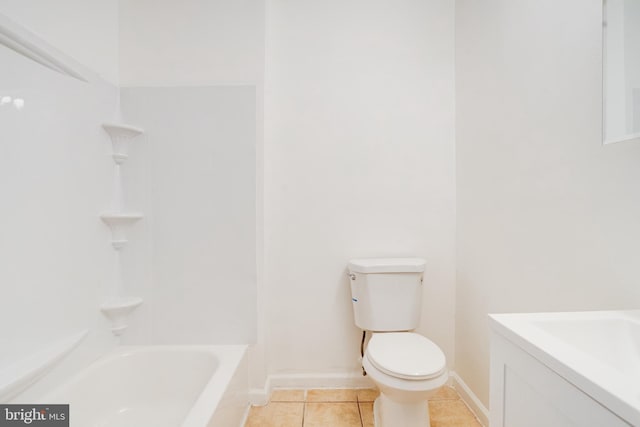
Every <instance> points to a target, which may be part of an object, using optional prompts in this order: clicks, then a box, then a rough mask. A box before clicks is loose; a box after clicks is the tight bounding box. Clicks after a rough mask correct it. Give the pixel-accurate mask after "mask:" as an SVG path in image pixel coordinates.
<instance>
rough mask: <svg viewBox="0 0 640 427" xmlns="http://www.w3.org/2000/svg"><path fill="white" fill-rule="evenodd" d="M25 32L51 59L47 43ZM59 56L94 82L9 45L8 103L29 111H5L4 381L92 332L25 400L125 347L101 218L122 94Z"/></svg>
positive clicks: (2, 50) (0, 53) (2, 55)
mask: <svg viewBox="0 0 640 427" xmlns="http://www.w3.org/2000/svg"><path fill="white" fill-rule="evenodd" d="M3 23H4V24H6V22H4V20H3ZM58 24H60V23H58ZM12 30H13V28H12ZM17 30H19V31H20V34H21V36H28V39H29V42H31V43H33V44H35V45H37V46H39V47H41V48H42V49H44V50H45V51H46V52H49V51H48V50H47V49H48V47H47V44H46V43H44V42H43V41H41V40H39V39H37V38H35V37H33V35H29V33H28V32H27V31H26V30H25V29H24V28H19V27H18V28H17ZM81 35H82V33H81V32H78V36H81ZM53 56H55V57H57V58H58V59H62V60H63V61H64V62H65V63H66V64H67V65H71V67H72V68H74V69H75V70H76V71H77V72H79V74H82V75H84V76H88V77H89V82H84V81H80V80H77V79H75V78H73V77H70V76H68V75H64V74H62V73H58V72H56V71H53V70H51V69H49V68H46V67H44V66H42V65H40V64H39V63H36V62H34V61H32V60H31V59H28V58H27V57H25V56H22V55H20V54H18V53H16V52H15V51H13V50H9V49H7V48H6V47H5V46H3V45H0V63H2V64H3V66H2V67H0V81H1V82H2V88H0V98H5V97H10V98H12V99H21V100H23V106H22V108H21V109H18V108H15V105H14V104H13V103H12V102H9V103H3V104H2V105H1V106H0V129H1V137H0V139H1V140H2V143H1V144H0V158H1V159H2V160H1V161H2V167H0V194H2V209H1V210H0V223H1V224H2V227H1V230H0V259H2V262H1V263H0V283H2V297H1V298H0V301H1V302H0V337H1V338H0V349H1V350H0V377H3V378H6V377H5V376H4V374H5V372H6V371H5V372H3V371H4V370H5V369H7V371H8V372H10V373H14V374H15V373H17V371H16V370H15V368H14V367H13V366H15V365H14V363H16V362H17V361H19V360H25V359H27V358H28V357H29V356H31V355H33V354H34V353H36V352H39V351H42V350H44V349H45V348H47V347H49V346H50V345H51V344H53V343H55V342H58V341H60V340H62V339H65V338H68V337H70V336H72V335H75V334H77V333H79V332H81V331H84V330H87V331H88V335H87V337H86V338H85V339H84V341H83V342H82V343H81V345H80V346H79V348H78V349H77V350H76V351H74V352H73V353H72V354H71V355H70V356H69V357H68V358H67V359H65V361H64V362H62V363H61V364H60V365H59V366H58V367H57V368H56V369H55V370H54V371H53V372H52V373H51V374H50V375H49V376H48V377H47V378H46V379H45V380H43V381H41V382H40V383H39V384H38V385H36V386H35V387H33V388H32V389H31V390H29V391H28V392H27V393H26V394H24V395H23V396H22V400H23V401H24V400H26V401H30V400H31V399H33V398H34V397H35V396H37V395H38V394H39V393H41V392H43V391H45V390H46V389H47V388H48V387H51V386H52V385H53V384H55V383H56V382H59V381H60V380H61V379H63V378H65V376H67V375H68V374H69V373H70V372H74V371H75V370H77V369H78V368H79V367H82V366H83V365H85V364H87V363H89V362H90V361H91V360H93V359H95V358H96V357H98V356H99V355H100V354H101V353H103V352H104V351H106V350H107V349H109V348H110V347H112V346H113V345H115V344H116V340H115V338H114V337H113V335H112V334H111V331H110V326H109V324H108V322H107V321H106V319H104V318H103V316H102V314H101V313H100V311H99V306H100V304H101V303H103V302H104V301H105V299H104V297H105V295H106V294H107V293H108V292H109V279H110V276H111V267H112V264H113V260H114V253H113V249H112V248H111V245H110V244H109V240H110V232H109V229H108V228H107V227H106V226H105V225H104V224H103V223H102V222H101V221H100V219H99V214H100V213H101V212H102V211H104V210H105V208H107V207H108V206H109V203H110V200H111V183H112V179H113V161H112V160H111V158H110V152H111V144H110V142H109V137H108V136H107V134H106V133H105V132H104V130H103V129H102V127H101V125H102V123H103V122H104V121H111V120H113V118H114V116H115V113H116V110H117V105H118V89H117V88H116V87H114V86H112V85H110V84H108V83H106V82H105V81H102V80H100V79H98V78H95V76H94V75H93V73H91V72H90V71H88V70H86V69H84V68H83V67H81V66H79V65H78V64H75V63H74V62H73V61H72V60H70V59H69V58H67V57H62V56H61V55H58V54H53ZM35 367H37V366H33V368H35ZM31 401H32V402H33V401H34V400H31Z"/></svg>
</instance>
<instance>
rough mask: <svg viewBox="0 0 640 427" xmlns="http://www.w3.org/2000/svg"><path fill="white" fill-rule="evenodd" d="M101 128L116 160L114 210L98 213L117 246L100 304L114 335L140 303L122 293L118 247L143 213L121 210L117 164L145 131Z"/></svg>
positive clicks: (116, 125)
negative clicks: (109, 286)
mask: <svg viewBox="0 0 640 427" xmlns="http://www.w3.org/2000/svg"><path fill="white" fill-rule="evenodd" d="M102 128H103V129H104V130H105V132H107V133H108V134H109V137H110V138H111V144H112V145H113V152H112V155H111V156H112V157H113V161H114V162H115V166H114V170H115V180H114V181H115V182H114V196H113V204H112V209H114V212H106V213H103V214H102V215H100V219H101V220H102V221H103V222H104V223H105V224H107V225H108V226H109V228H110V229H111V246H113V249H115V250H116V262H115V264H114V265H115V267H114V269H115V274H114V277H115V280H114V283H113V289H112V291H111V292H110V295H115V296H114V297H113V298H111V299H110V300H108V301H107V302H105V303H104V304H102V305H101V306H100V311H102V313H103V314H104V315H105V316H106V317H107V318H108V319H109V320H110V321H111V332H113V334H114V335H122V333H123V332H124V330H125V329H127V323H126V321H127V316H128V315H129V314H130V313H131V312H132V311H133V310H134V309H135V308H136V307H138V306H139V305H140V304H142V298H138V297H129V296H122V294H123V293H124V292H123V290H124V288H125V287H124V283H123V277H122V274H121V273H122V268H121V257H122V254H121V251H120V250H121V249H122V248H124V247H125V246H126V244H127V236H126V230H127V228H129V227H130V226H131V225H133V224H134V223H136V222H137V221H140V220H141V219H142V218H143V215H142V214H141V213H138V212H127V211H126V210H125V211H122V210H121V209H122V206H123V204H124V196H123V191H122V178H121V175H120V166H121V165H122V163H124V161H125V160H127V158H128V155H127V148H128V145H129V141H130V140H131V139H133V138H135V137H137V136H138V135H140V134H142V133H143V132H144V131H143V130H142V129H140V128H139V127H136V126H131V125H126V124H123V123H103V124H102Z"/></svg>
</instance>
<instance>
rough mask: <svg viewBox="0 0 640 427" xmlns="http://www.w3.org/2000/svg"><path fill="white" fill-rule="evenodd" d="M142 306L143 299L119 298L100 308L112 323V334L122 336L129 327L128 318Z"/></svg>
mask: <svg viewBox="0 0 640 427" xmlns="http://www.w3.org/2000/svg"><path fill="white" fill-rule="evenodd" d="M140 304H142V298H138V297H117V298H113V299H111V300H109V301H107V302H106V303H104V304H102V305H101V306H100V311H102V313H104V315H105V316H106V317H107V318H108V319H109V320H110V321H111V332H113V334H114V335H117V336H119V335H122V333H123V332H124V330H125V329H127V327H128V326H129V325H127V316H128V315H129V314H130V313H131V312H132V311H133V310H135V309H136V308H137V307H138V306H139V305H140Z"/></svg>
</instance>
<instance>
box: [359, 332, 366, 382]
mask: <svg viewBox="0 0 640 427" xmlns="http://www.w3.org/2000/svg"><path fill="white" fill-rule="evenodd" d="M366 337H367V331H365V330H363V331H362V342H360V356H362V358H363V359H364V339H365V338H366ZM362 376H363V377H366V376H367V371H365V370H364V366H362Z"/></svg>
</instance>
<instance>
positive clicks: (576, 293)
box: [456, 0, 640, 405]
mask: <svg viewBox="0 0 640 427" xmlns="http://www.w3.org/2000/svg"><path fill="white" fill-rule="evenodd" d="M601 8H602V4H601V1H600V0H588V1H584V0H567V1H563V2H557V1H552V0H526V1H518V2H513V1H510V0H491V1H485V2H476V1H472V0H459V1H458V2H457V3H456V24H457V30H456V43H457V46H456V79H457V80H456V94H457V96H456V106H457V116H456V120H457V128H456V135H457V147H456V152H457V183H458V187H457V189H458V208H457V212H458V216H457V218H458V219H457V229H458V238H457V271H458V280H457V291H456V295H457V299H456V313H457V315H456V371H457V372H458V373H459V374H460V375H461V376H462V378H463V379H464V380H465V381H466V382H467V384H468V385H469V386H470V387H471V388H472V390H473V391H474V392H475V393H476V394H477V395H478V396H479V397H480V398H481V400H482V402H483V403H484V404H485V405H488V375H489V364H488V361H489V342H488V331H487V313H492V312H526V311H570V310H583V309H608V308H632V307H636V308H637V306H638V304H639V303H640V287H639V286H638V281H639V280H640V271H639V270H638V242H639V241H640V221H638V218H640V193H639V192H638V188H637V183H638V182H640V169H639V168H638V164H639V162H640V145H638V144H637V143H621V144H614V145H608V146H602V144H601V129H602V128H601V123H602V122H601V111H602V107H601V101H602V96H601V88H602V85H601V82H602V72H601V31H602V25H601Z"/></svg>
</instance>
